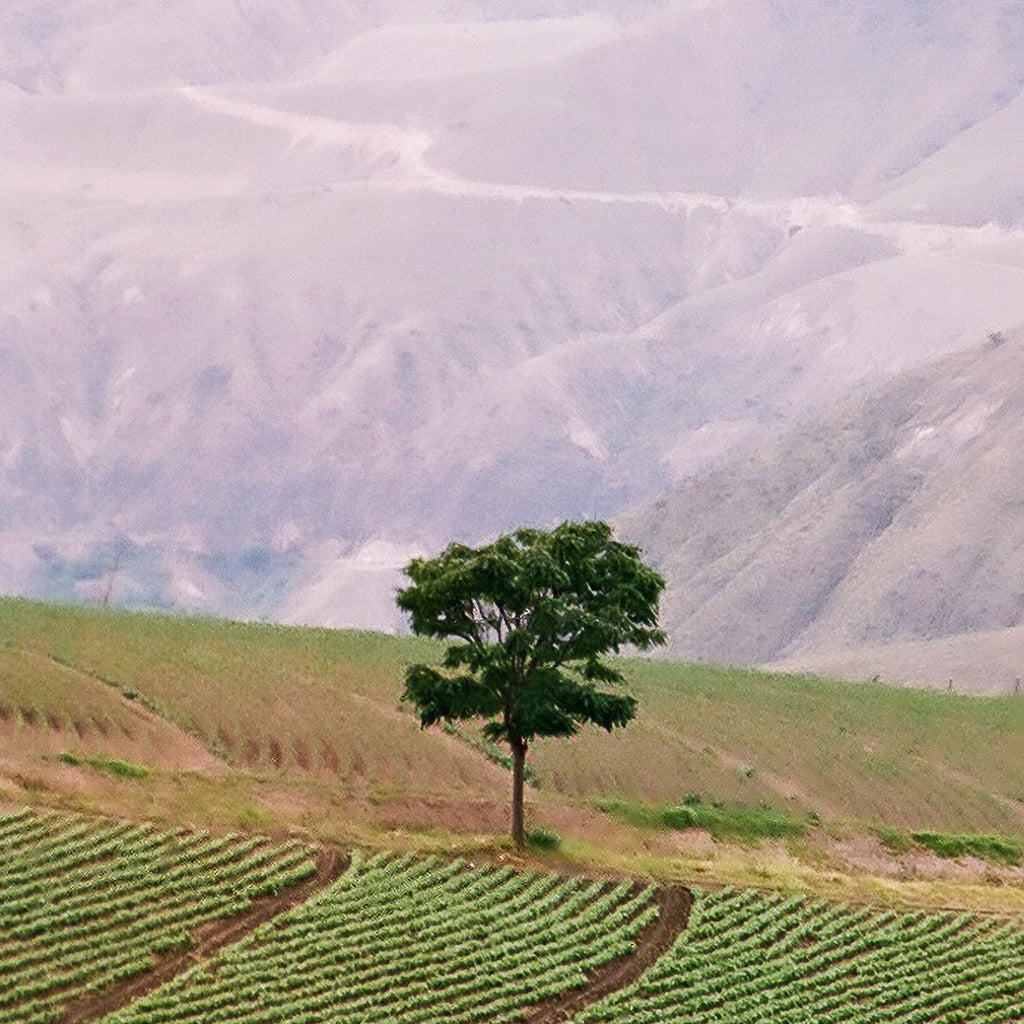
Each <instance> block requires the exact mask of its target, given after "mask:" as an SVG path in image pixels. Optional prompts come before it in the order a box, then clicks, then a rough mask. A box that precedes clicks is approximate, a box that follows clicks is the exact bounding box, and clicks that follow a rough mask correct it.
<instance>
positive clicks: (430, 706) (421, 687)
mask: <svg viewBox="0 0 1024 1024" xmlns="http://www.w3.org/2000/svg"><path fill="white" fill-rule="evenodd" d="M405 573H406V575H407V576H408V577H409V579H410V580H411V581H412V583H411V585H410V586H408V587H406V588H405V589H403V590H401V591H399V594H398V597H397V601H398V606H399V607H400V608H402V609H403V610H404V611H406V612H408V614H409V617H410V621H411V625H412V629H413V632H415V633H417V634H419V635H421V636H430V637H439V638H444V639H449V640H452V641H454V642H453V643H451V644H450V645H449V646H448V647H447V649H446V652H445V655H444V659H443V662H442V668H441V670H439V669H437V668H434V667H431V666H429V665H424V664H417V665H412V666H410V667H409V668H408V669H407V671H406V676H405V693H404V698H405V699H406V700H408V701H409V702H410V703H412V704H413V705H414V706H415V708H416V710H417V711H418V713H419V717H420V722H421V724H422V725H423V726H430V725H434V724H435V723H437V722H440V721H465V720H467V719H472V718H483V719H487V724H486V725H485V726H484V733H485V735H486V736H487V737H488V738H490V739H493V740H498V741H504V742H506V743H508V745H509V748H510V750H511V753H512V838H513V840H514V842H515V843H516V845H517V846H522V845H523V841H524V830H523V771H524V766H525V761H526V752H527V749H528V746H529V744H530V743H531V742H532V741H533V740H534V739H535V738H536V737H538V736H572V735H573V734H575V733H576V732H577V731H578V730H579V728H580V727H581V726H582V725H584V724H594V725H599V726H601V727H602V728H604V729H607V730H609V731H610V730H611V729H613V728H614V727H616V726H622V725H625V724H626V723H627V722H629V721H630V720H631V719H632V718H633V716H634V715H635V714H636V701H635V699H634V698H633V697H631V696H629V695H628V694H624V693H616V692H612V691H608V690H602V689H599V684H617V683H621V682H622V681H623V677H622V673H621V672H620V671H619V670H618V669H617V668H615V667H614V666H612V665H611V664H609V663H608V661H607V660H606V657H605V656H606V655H608V654H610V653H618V652H619V650H620V649H621V648H622V647H623V646H627V645H628V646H630V647H633V648H637V649H640V650H646V649H648V648H650V647H652V646H654V645H657V644H663V643H664V642H665V635H664V633H662V631H661V630H660V629H659V628H658V599H659V597H660V595H661V591H662V589H663V588H664V586H665V581H664V580H663V579H662V578H661V576H660V575H659V574H658V573H657V572H655V571H654V570H653V569H651V568H649V567H648V566H646V565H645V564H644V563H643V561H642V560H641V558H640V552H639V551H638V549H637V548H635V547H632V546H630V545H628V544H622V543H620V542H618V541H616V540H615V539H614V538H613V537H612V531H611V527H609V526H608V524H607V523H603V522H584V523H569V522H567V523H562V525H561V526H558V527H556V528H555V529H553V530H535V529H523V530H517V531H515V532H514V533H511V534H507V535H504V536H501V537H499V538H498V539H497V540H495V541H494V542H493V543H491V544H486V545H484V546H483V547H479V548H470V547H466V546H465V545H462V544H451V545H449V546H448V547H447V548H446V549H445V550H444V551H443V552H442V553H441V554H440V555H438V556H437V557H436V558H429V559H424V558H416V559H413V561H411V562H410V563H409V565H408V566H406V569H405Z"/></svg>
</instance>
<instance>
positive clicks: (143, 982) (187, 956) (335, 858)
mask: <svg viewBox="0 0 1024 1024" xmlns="http://www.w3.org/2000/svg"><path fill="white" fill-rule="evenodd" d="M349 862H350V858H349V856H348V854H346V853H342V851H340V850H337V849H334V848H332V847H321V848H320V850H319V852H318V853H317V856H316V874H314V875H311V876H310V877H309V878H307V879H305V880H304V881H302V882H298V883H296V884H295V885H290V886H288V887H287V888H285V889H281V890H280V891H279V892H276V893H273V894H271V895H267V896H258V897H257V898H256V899H254V900H253V901H252V904H251V906H250V907H249V909H248V910H245V911H243V912H242V913H240V914H235V915H234V916H233V917H227V918H221V919H219V920H216V921H209V922H207V923H206V924H204V925H202V926H201V927H199V928H197V929H196V931H195V932H194V933H193V935H192V944H191V945H190V946H188V947H186V948H184V949H176V950H171V951H169V952H167V953H162V954H160V955H159V956H157V958H156V966H155V967H153V968H152V969H150V970H148V971H145V972H143V973H141V974H135V975H132V977H130V978H126V979H124V980H123V981H119V982H116V983H114V984H113V985H109V986H107V987H106V988H103V989H101V990H100V991H98V992H90V993H89V994H88V995H85V996H82V997H81V998H80V999H75V1000H73V1001H72V1002H71V1003H69V1004H68V1005H67V1006H66V1007H65V1009H64V1012H63V1013H62V1014H61V1015H60V1017H59V1018H58V1024H85V1022H87V1021H91V1020H97V1019H98V1018H100V1017H103V1016H105V1015H106V1014H108V1013H112V1012H113V1011H114V1010H119V1009H121V1007H123V1006H127V1005H128V1004H129V1003H131V1002H133V1001H134V1000H136V999H139V998H141V997H142V996H144V995H146V994H147V993H149V992H152V991H153V989H155V988H158V987H159V986H160V985H163V984H164V983H165V982H168V981H170V980H171V979H172V978H173V977H175V976H176V975H178V974H180V973H181V972H182V971H185V970H188V968H190V967H194V966H195V965H196V964H198V963H202V962H203V961H204V960H209V959H210V958H211V957H212V956H214V955H215V954H216V953H218V952H220V950H222V949H223V948H224V947H225V946H229V945H231V944H232V943H234V942H238V941H239V940H240V939H243V938H244V937H245V936H246V935H247V934H248V933H249V932H251V931H252V930H253V929H254V928H256V927H257V926H258V925H261V924H263V923H264V922H266V921H269V920H270V919H271V918H274V917H277V915H278V914H282V913H284V912H285V911H286V910H289V909H290V908H291V907H294V906H295V905H296V904H298V903H302V902H303V901H304V900H307V899H309V897H310V896H312V895H313V893H315V892H317V891H318V890H320V889H323V888H324V887H325V886H327V885H330V883H331V882H333V881H334V880H335V879H337V878H338V877H339V876H340V875H341V874H342V873H343V872H344V871H345V869H346V868H347V867H348V865H349Z"/></svg>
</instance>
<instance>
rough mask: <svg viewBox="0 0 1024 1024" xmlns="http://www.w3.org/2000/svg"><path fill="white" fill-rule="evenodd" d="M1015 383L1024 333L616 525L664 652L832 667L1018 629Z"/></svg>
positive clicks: (905, 383) (998, 340) (801, 432)
mask: <svg viewBox="0 0 1024 1024" xmlns="http://www.w3.org/2000/svg"><path fill="white" fill-rule="evenodd" d="M1022 379H1024V332H1018V333H1017V334H1014V335H1010V336H1009V337H1007V338H1005V339H1004V338H1003V337H1001V336H999V335H996V336H994V337H993V338H992V339H989V340H988V341H987V342H986V343H985V344H984V345H982V346H979V347H978V348H976V349H974V350H973V351H970V352H964V353H960V354H957V355H954V356H949V357H947V358H945V359H942V360H939V361H938V362H935V363H932V364H930V365H928V366H926V367H922V368H919V369H914V370H910V371H905V372H904V373H902V374H899V375H897V376H896V377H895V378H893V379H892V380H891V381H889V382H887V383H885V384H882V385H873V386H864V387H862V388H861V389H859V390H858V391H857V392H856V393H855V394H854V395H853V396H852V397H851V398H850V399H848V400H846V401H844V402H842V403H839V404H838V405H837V406H836V407H835V408H833V409H830V410H828V411H827V412H825V413H822V414H819V415H818V416H816V417H813V418H812V419H810V420H809V421H808V422H807V423H804V424H802V425H801V426H799V427H797V428H795V429H793V430H792V431H790V432H788V433H787V434H786V435H785V436H784V437H782V438H780V439H779V440H777V441H776V442H774V443H773V444H770V445H768V446H766V447H764V448H762V449H759V450H758V451H757V452H755V453H753V454H751V455H749V456H747V457H745V458H744V459H742V460H741V461H739V462H736V463H726V464H725V465H722V466H720V467H716V468H715V469H713V470H709V471H707V472H705V473H702V474H698V475H697V476H695V477H693V478H691V479H690V480H688V481H686V482H685V483H684V484H682V485H681V486H680V487H679V488H678V489H677V490H676V491H674V492H673V493H672V494H670V495H669V496H667V497H665V498H663V499H660V500H658V501H656V502H654V503H652V504H650V505H647V506H645V507H643V508H641V509H638V510H635V511H634V512H632V513H631V514H629V515H627V516H626V517H624V519H623V523H622V526H623V529H624V532H626V533H627V534H628V535H629V536H631V537H634V538H636V539H638V540H639V541H640V542H641V543H643V544H644V547H645V550H647V551H648V553H649V554H650V556H651V557H652V558H653V559H654V560H655V561H656V562H657V564H659V565H660V566H661V567H662V568H663V569H664V570H665V572H666V573H667V575H668V577H669V580H670V590H669V593H668V595H667V598H666V601H665V604H664V615H665V620H666V624H667V627H668V630H669V632H670V634H671V637H672V642H673V645H674V646H675V648H676V649H677V650H680V651H686V652H693V653H697V654H699V655H702V656H705V657H710V658H736V659H740V660H745V661H765V660H768V659H775V658H778V657H780V656H783V657H785V658H786V663H787V664H790V665H799V666H800V667H811V666H815V665H818V664H823V665H829V666H832V665H834V664H837V662H836V661H835V658H838V657H839V654H838V653H837V649H842V648H855V647H861V646H866V645H867V646H872V647H874V646H876V645H879V644H884V643H888V642H890V641H896V640H912V639H913V640H920V639H930V638H933V637H947V636H951V635H955V634H962V633H974V632H977V631H981V630H997V629H1002V628H1006V627H1012V626H1017V625H1019V624H1021V623H1022V622H1024V583H1022V580H1024V516H1022V514H1021V513H1022V510H1024V393H1022V392H1021V389H1020V381H1021V380H1022ZM821 652H829V657H827V658H825V659H824V660H822V658H821V657H820V655H821ZM833 655H834V656H835V657H833ZM874 657H875V658H876V660H875V661H874V662H872V661H871V660H870V658H863V659H861V662H862V663H864V664H866V665H871V664H874V665H875V666H878V664H879V662H878V661H877V657H878V655H877V653H875V654H874ZM879 671H881V669H880V668H879V667H875V668H874V669H873V671H872V672H870V673H868V674H869V675H870V674H875V673H876V672H879ZM936 671H937V672H939V673H942V672H945V671H947V668H946V667H936ZM858 674H860V673H858ZM943 681H944V680H943ZM1000 686H1003V687H1005V679H1004V680H1001V681H1000Z"/></svg>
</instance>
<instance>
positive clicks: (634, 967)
mask: <svg viewBox="0 0 1024 1024" xmlns="http://www.w3.org/2000/svg"><path fill="white" fill-rule="evenodd" d="M656 899H657V903H658V916H657V917H656V918H655V919H654V920H653V921H652V922H651V923H650V924H649V925H648V926H647V927H646V928H645V929H644V930H643V931H642V932H641V933H640V937H639V938H638V939H637V944H636V949H634V950H633V952H632V953H625V954H623V955H622V956H620V957H616V958H615V959H614V960H611V961H609V962H608V963H606V964H604V965H603V966H601V967H598V968H597V969H596V970H594V971H592V972H590V977H589V979H588V980H587V983H586V984H585V985H584V986H583V987H582V988H578V989H576V990H574V991H573V992H571V993H566V994H563V995H557V996H552V997H551V998H550V999H545V1000H544V1002H542V1003H538V1004H537V1005H536V1006H534V1007H533V1008H532V1009H531V1010H530V1011H529V1012H528V1013H527V1014H526V1015H525V1016H523V1017H522V1018H521V1020H522V1021H523V1024H556V1022H557V1021H566V1020H569V1019H570V1018H571V1017H572V1016H573V1015H574V1014H576V1013H579V1011H580V1010H582V1009H583V1008H584V1007H585V1006H589V1005H590V1004H591V1003H596V1002H597V1001H598V1000H599V999H604V997H605V996H607V995H610V994H611V993H612V992H615V991H616V990H617V989H620V988H625V987H626V986H627V985H632V984H633V982H634V981H636V979H637V978H639V977H640V975H641V974H643V973H644V971H646V970H647V968H648V967H650V966H651V965H652V964H653V963H654V962H655V961H656V960H658V959H659V958H660V957H662V956H664V954H665V953H667V952H668V951H669V949H670V948H671V947H672V944H673V943H674V942H675V940H676V939H677V938H678V936H679V935H680V933H681V932H682V931H683V929H684V928H686V924H687V922H688V921H689V919H690V908H691V907H692V906H693V893H691V892H690V890H689V889H687V888H686V887H685V886H682V885H669V886H665V887H663V888H661V889H659V890H658V895H657V897H656Z"/></svg>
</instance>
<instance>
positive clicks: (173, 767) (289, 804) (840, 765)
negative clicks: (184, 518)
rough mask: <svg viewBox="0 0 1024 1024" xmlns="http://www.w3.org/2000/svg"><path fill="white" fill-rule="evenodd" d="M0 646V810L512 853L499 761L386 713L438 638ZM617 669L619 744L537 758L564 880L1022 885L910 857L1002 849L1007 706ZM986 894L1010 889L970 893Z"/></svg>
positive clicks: (996, 871)
mask: <svg viewBox="0 0 1024 1024" xmlns="http://www.w3.org/2000/svg"><path fill="white" fill-rule="evenodd" d="M0 638H2V641H3V646H2V647H0V655H2V657H0V805H3V806H10V807H14V806H21V805H24V804H25V803H29V804H34V805H38V806H43V807H61V808H70V809H74V810H79V811H88V812H91V813H96V812H104V813H113V814H117V815H120V816H129V817H142V818H146V819H148V820H155V821H157V822H159V823H161V824H163V825H182V824H184V825H189V826H192V827H202V828H215V829H225V828H228V829H236V828H244V829H246V830H250V829H254V828H256V829H259V830H261V831H264V832H266V831H270V832H274V833H276V834H280V835H298V836H302V837H305V838H307V839H310V840H318V841H325V842H330V843H341V844H344V845H351V844H363V845H369V846H371V847H374V848H378V849H379V848H403V847H404V848H406V849H424V848H427V849H429V848H441V849H453V848H454V849H491V850H493V849H494V845H495V843H500V837H502V836H504V835H505V833H506V830H507V826H508V800H509V790H510V778H509V774H508V770H507V768H506V767H503V766H502V764H501V763H500V762H501V758H500V756H499V755H500V754H501V750H500V749H496V748H494V747H493V746H488V745H487V744H486V743H484V742H483V741H482V738H481V737H480V736H479V734H478V733H477V732H476V731H475V730H474V729H473V728H471V727H469V726H467V727H464V728H460V729H453V730H450V731H444V730H440V729H431V730H421V729H420V728H419V726H418V722H417V720H416V718H415V717H414V716H413V715H412V714H411V713H410V711H409V710H408V709H406V708H404V707H402V706H401V705H399V703H398V697H399V694H400V692H401V678H402V672H403V669H404V666H405V665H407V664H408V663H409V662H411V661H413V660H417V659H423V658H428V659H431V660H432V659H433V658H435V657H436V656H437V655H438V653H439V648H438V647H436V646H434V645H432V644H427V643H424V642H421V641H414V640H411V639H407V638H406V639H402V638H396V637H389V636H384V635H380V634H369V633H352V632H346V631H340V632H339V631H333V630H323V629H309V628H298V627H282V626H265V625H253V624H245V623H231V622H224V621H218V620H202V619H185V618H177V617H167V616H157V615H148V614H142V613H126V612H112V611H104V610H102V609H86V608H65V607H58V606H51V605H40V604H36V603H32V602H24V601H12V600H4V601H2V602H0ZM623 668H624V671H625V674H626V677H627V680H628V683H629V686H630V689H631V690H632V692H633V693H634V694H635V695H636V697H637V700H638V704H639V715H638V718H637V720H636V721H635V722H634V723H632V724H631V725H630V726H629V728H627V729H623V730H620V731H617V732H615V733H614V734H612V735H608V734H606V733H604V732H601V731H599V730H594V731H592V732H591V731H586V732H584V733H582V734H581V735H580V736H578V737H577V738H575V739H573V740H571V741H561V740H546V741H539V742H537V743H535V744H534V745H533V746H532V748H531V751H530V757H529V763H530V765H531V766H532V769H533V771H534V773H535V774H534V776H533V779H534V785H533V788H532V789H531V791H530V794H529V801H528V803H529V816H530V818H531V821H532V823H533V825H535V826H537V827H541V828H548V829H553V830H555V831H556V832H557V833H558V834H560V835H561V837H562V842H563V846H564V848H565V851H566V856H568V857H569V858H570V861H571V862H574V863H580V862H582V863H588V862H590V861H591V860H594V861H596V862H597V863H599V864H604V865H606V866H607V865H610V864H616V865H619V867H620V869H621V866H622V865H631V866H632V867H631V868H630V870H631V871H633V872H635V871H637V870H642V871H653V872H654V873H655V874H656V875H658V876H660V877H680V875H681V873H684V872H690V873H691V874H690V877H692V876H693V874H694V873H696V874H697V875H702V876H706V877H709V878H718V879H719V880H721V881H730V880H732V881H736V880H743V881H745V882H749V881H751V880H753V879H754V878H755V877H757V872H758V871H765V872H767V874H766V875H765V876H764V877H769V878H771V879H772V880H773V883H774V884H780V885H782V886H783V887H792V886H794V885H802V886H810V887H811V888H812V889H815V890H817V891H819V892H828V893H833V894H837V893H838V894H842V893H845V894H847V895H849V894H850V893H852V892H854V891H859V892H860V893H861V894H862V895H864V894H866V893H868V892H874V893H875V894H876V896H877V895H878V894H879V893H888V895H887V896H885V897H884V898H894V899H901V900H904V901H907V900H910V901H913V900H915V899H916V900H921V899H928V900H931V901H932V902H933V903H934V902H935V899H936V895H935V893H934V892H933V893H931V894H930V895H929V894H928V892H927V891H918V892H917V895H916V896H915V895H913V893H914V891H915V890H913V887H912V884H911V883H912V882H914V881H916V883H921V882H922V880H926V879H929V878H934V877H939V878H941V879H947V880H949V879H959V883H958V885H960V886H961V888H960V889H958V890H956V891H955V892H954V891H953V890H944V891H943V892H944V895H943V896H942V897H941V898H943V899H946V900H954V901H961V902H960V903H959V904H958V905H976V906H980V905H992V903H991V900H989V902H988V903H986V900H988V898H989V896H990V897H991V898H992V899H995V900H996V902H997V903H998V901H999V900H1005V899H1011V901H1012V897H1011V896H1008V895H1007V893H1011V892H1012V891H1015V890H1014V889H1013V886H1014V885H1015V884H1017V883H1018V882H1019V878H1020V875H1021V872H1022V871H1024V867H1013V866H999V865H998V864H997V865H992V864H988V863H986V862H985V861H984V860H983V859H977V858H975V859H974V860H968V861H966V862H965V861H960V862H956V863H954V862H953V861H949V862H944V861H942V860H940V859H938V858H935V857H931V856H930V855H927V853H926V851H925V850H924V849H923V848H918V847H916V846H915V845H914V844H913V843H912V842H911V841H910V840H909V839H908V838H906V837H908V836H910V835H912V834H918V833H921V834H925V833H929V834H930V833H941V834H948V835H952V836H958V835H960V836H963V835H968V836H969V835H981V836H991V835H994V836H1005V837H1007V840H1006V841H1007V842H1009V843H1010V845H1011V846H1012V845H1013V843H1017V844H1018V845H1019V843H1020V839H1019V838H1017V837H1024V801H1022V796H1024V776H1022V773H1021V762H1020V744H1021V737H1022V734H1024V700H1022V699H1021V698H1020V697H1013V696H1003V697H984V698H979V697H968V696H963V695H959V694H952V695H951V694H947V693H938V694H936V693H930V692H927V691H923V690H906V689H900V688H892V687H886V686H877V685H876V686H872V685H867V684H865V685H854V684H846V683H838V682H829V681H827V680H823V679H817V678H813V677H801V676H787V675H780V674H766V673H760V672H756V671H752V670H742V669H740V670H737V669H726V668H717V667H713V666H707V665H704V666H701V665H686V664H681V663H673V662H667V661H662V660H650V659H648V660H643V659H637V660H631V661H628V662H626V663H625V664H624V665H623ZM980 751H984V756H979V752H980ZM506 764H507V760H506ZM684 800H686V801H689V803H688V804H687V805H686V808H687V809H685V810H679V807H680V806H681V805H682V803H683V801H684ZM693 807H697V808H699V810H697V811H693V810H692V808H693ZM671 808H676V810H674V811H671V813H669V811H668V810H666V809H671ZM663 812H664V813H666V814H668V818H667V819H666V821H664V822H663V821H662V818H661V815H662V814H663ZM692 815H696V817H693V818H692V820H691V816H692ZM702 815H703V817H701V816H702ZM680 816H682V817H680ZM684 818H685V819H686V820H687V821H690V825H691V826H692V827H690V828H688V827H687V826H686V825H685V823H684V822H683V819H684ZM667 822H670V823H674V824H668V823H667ZM700 822H703V824H700ZM698 826H699V827H698ZM694 827H698V831H694ZM700 829H703V831H700ZM879 829H880V830H882V831H881V832H879V831H878V830H879ZM886 830H888V831H886ZM879 835H882V836H889V837H890V839H891V836H893V835H902V836H904V842H905V843H906V844H907V845H906V846H905V847H904V848H903V849H902V853H900V854H899V855H894V854H893V853H892V852H891V851H888V850H887V848H886V847H885V846H884V845H883V843H882V842H881V840H880V839H879ZM744 837H746V838H744ZM759 843H764V844H766V845H764V847H763V848H761V849H758V844H759ZM744 844H746V846H744ZM751 846H752V847H753V848H751ZM499 849H500V846H499ZM823 865H824V866H825V867H823ZM986 873H987V874H986ZM879 876H884V879H883V880H880V879H879ZM983 876H985V877H988V878H989V879H990V880H993V879H996V880H999V881H1001V882H1003V883H1006V884H1008V885H1009V886H1010V888H1009V889H1005V891H1004V889H1003V888H999V887H997V888H996V889H995V890H993V892H992V893H990V894H988V896H986V894H985V893H984V892H983V891H982V890H971V888H970V884H973V883H979V882H980V880H981V879H982V877H983ZM851 879H852V880H851ZM898 879H903V880H904V881H906V882H908V884H911V888H910V889H902V890H901V889H900V888H899V886H900V885H901V884H902V883H901V882H899V881H897V880H898ZM908 880H909V881H908ZM963 885H967V889H963V888H962V886H963ZM894 886H895V887H896V888H893V887H894ZM957 892H959V895H957ZM872 898H874V897H872ZM963 901H967V902H966V903H964V902H963Z"/></svg>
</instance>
